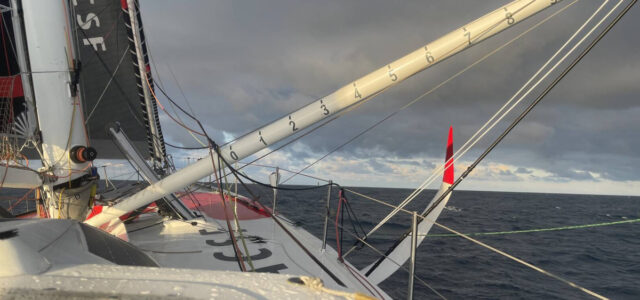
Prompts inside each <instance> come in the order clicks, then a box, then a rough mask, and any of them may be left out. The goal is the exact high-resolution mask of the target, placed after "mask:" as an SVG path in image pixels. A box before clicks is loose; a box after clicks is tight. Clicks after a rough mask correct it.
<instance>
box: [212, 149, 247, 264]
mask: <svg viewBox="0 0 640 300" xmlns="http://www.w3.org/2000/svg"><path fill="white" fill-rule="evenodd" d="M218 164H220V160H219V159H218ZM220 170H222V172H223V174H224V175H225V180H224V181H225V186H226V190H230V188H229V185H228V183H227V179H226V168H220ZM219 193H220V194H221V195H222V197H223V198H225V190H221V191H219ZM229 196H231V195H230V193H229ZM223 201H224V199H223ZM233 220H234V222H235V225H236V232H237V233H238V234H239V235H240V241H241V242H242V247H243V248H244V252H245V253H247V263H249V267H251V272H255V270H256V268H255V267H254V266H253V259H252V258H251V255H249V249H248V248H247V242H246V241H245V238H244V234H243V233H242V227H240V221H239V220H238V199H237V198H236V197H234V201H233Z"/></svg>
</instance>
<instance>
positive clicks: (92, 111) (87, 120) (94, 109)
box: [84, 46, 129, 125]
mask: <svg viewBox="0 0 640 300" xmlns="http://www.w3.org/2000/svg"><path fill="white" fill-rule="evenodd" d="M127 53H129V46H127V48H126V49H125V50H124V52H123V53H122V56H121V57H120V61H118V65H117V66H116V69H115V70H113V73H111V78H109V81H108V82H107V84H106V85H105V87H104V89H102V93H100V97H98V101H96V104H94V105H93V108H92V109H91V112H90V113H89V115H88V116H87V118H86V120H85V121H84V124H85V125H86V124H87V123H89V119H91V116H93V113H94V112H95V111H96V108H98V105H99V104H100V101H102V99H103V98H104V95H105V93H106V92H107V89H108V88H109V86H111V82H112V81H113V78H115V77H116V73H117V72H118V69H120V66H121V65H122V62H123V61H124V57H125V56H126V54H127Z"/></svg>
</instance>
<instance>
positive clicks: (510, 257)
mask: <svg viewBox="0 0 640 300" xmlns="http://www.w3.org/2000/svg"><path fill="white" fill-rule="evenodd" d="M621 1H622V0H621ZM635 1H636V0H633V2H635ZM433 224H435V225H436V226H438V227H440V228H442V229H444V230H447V231H449V232H451V233H454V234H457V235H459V236H460V237H462V238H465V239H467V240H469V241H471V242H473V243H475V244H478V245H480V246H482V247H484V248H487V249H489V250H491V251H493V252H495V253H498V254H500V255H502V256H504V257H506V258H509V259H511V260H513V261H515V262H517V263H520V264H522V265H525V266H527V267H529V268H531V269H533V270H536V271H538V272H540V273H542V274H544V275H547V276H549V277H551V278H554V279H557V280H559V281H561V282H563V283H566V284H567V285H569V286H571V287H573V288H576V289H578V290H580V291H582V292H584V293H586V294H588V295H590V296H593V297H595V298H598V299H608V298H606V297H604V296H602V295H600V294H598V293H596V292H594V291H591V290H589V289H587V288H584V287H582V286H580V285H578V284H576V283H574V282H572V281H569V280H567V279H564V278H562V277H560V276H558V275H555V274H553V273H551V272H549V271H546V270H544V269H542V268H540V267H537V266H535V265H533V264H530V263H528V262H526V261H524V260H522V259H520V258H517V257H515V256H513V255H511V254H509V253H506V252H504V251H502V250H499V249H496V248H494V247H492V246H489V245H487V244H485V243H483V242H481V241H478V240H476V239H474V238H471V237H469V236H467V235H465V234H463V233H460V232H458V231H455V230H453V229H451V228H449V227H447V226H444V225H442V224H440V223H438V222H434V223H433Z"/></svg>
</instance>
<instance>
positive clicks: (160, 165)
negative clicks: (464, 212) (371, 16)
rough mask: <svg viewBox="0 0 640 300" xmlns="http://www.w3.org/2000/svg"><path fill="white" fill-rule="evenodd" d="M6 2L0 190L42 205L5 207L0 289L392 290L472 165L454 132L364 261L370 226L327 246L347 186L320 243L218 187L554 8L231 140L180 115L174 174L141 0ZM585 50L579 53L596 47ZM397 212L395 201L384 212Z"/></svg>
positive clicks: (472, 27) (451, 41) (435, 49)
mask: <svg viewBox="0 0 640 300" xmlns="http://www.w3.org/2000/svg"><path fill="white" fill-rule="evenodd" d="M5 2H6V3H3V4H2V6H1V8H2V12H3V15H2V16H3V23H2V24H5V25H3V26H5V27H4V28H3V29H2V30H3V34H5V33H6V36H5V35H3V37H5V38H6V40H7V41H10V42H6V43H3V45H5V49H4V53H5V57H6V58H7V59H6V60H7V63H6V64H5V67H6V72H5V74H7V76H5V77H3V78H2V79H1V80H0V84H1V86H0V92H1V93H2V97H3V100H5V101H4V102H3V104H2V105H3V106H2V108H3V110H2V112H1V113H2V120H3V124H2V127H1V129H2V130H3V132H2V138H3V147H2V151H3V152H2V154H3V159H4V162H5V163H4V165H2V166H1V167H0V173H4V176H3V180H2V185H3V187H13V188H28V189H34V190H37V191H38V200H37V206H36V210H35V211H33V212H27V213H25V214H22V215H20V216H13V215H12V214H10V213H8V212H6V211H2V215H3V217H4V219H3V220H2V222H0V254H1V255H0V257H1V259H2V266H3V268H2V269H1V270H0V292H2V293H5V294H7V295H9V296H16V295H22V296H24V295H28V296H34V297H96V296H99V297H110V296H123V297H134V296H142V297H169V298H174V297H190V298H216V297H220V298H240V297H245V298H295V299H298V298H302V297H315V298H332V297H346V298H355V299H368V298H379V299H390V298H391V297H390V296H389V295H388V294H387V293H386V292H385V291H383V290H382V289H381V288H380V287H379V284H380V283H381V282H382V281H384V280H385V279H386V278H388V277H389V276H390V275H391V274H393V273H395V272H396V271H397V270H399V269H400V268H402V265H403V264H404V263H405V262H406V261H408V260H410V259H411V257H412V255H413V254H415V248H416V247H417V246H418V245H419V244H420V243H421V242H422V241H423V240H424V238H425V235H426V234H427V233H428V232H429V231H430V229H431V228H432V227H433V225H434V222H435V220H436V219H437V217H438V216H439V215H440V213H441V212H442V211H443V209H444V207H445V206H446V204H447V202H448V200H449V199H450V197H451V192H452V191H453V189H454V188H455V186H456V185H457V184H459V182H460V181H461V180H462V179H464V177H466V175H468V173H469V172H470V171H471V170H472V169H473V166H475V165H473V166H472V167H471V168H470V169H467V170H466V171H465V173H463V174H462V176H459V177H458V178H457V179H456V178H455V176H454V159H455V156H454V151H453V150H454V148H453V131H452V129H450V131H449V132H448V136H447V139H446V143H444V139H443V149H444V150H445V157H444V162H445V163H444V164H443V166H442V168H441V173H442V176H441V177H439V178H440V179H441V180H440V181H441V182H440V188H439V191H438V192H437V193H436V195H435V196H434V197H433V199H432V200H431V201H430V202H429V203H425V206H424V208H423V210H422V211H421V213H420V214H419V216H420V217H419V218H418V217H417V215H418V214H415V213H414V216H415V217H414V220H416V221H415V225H414V226H413V231H411V232H407V234H405V235H404V236H401V237H399V238H398V241H397V242H396V243H395V244H394V245H393V247H391V248H390V249H388V250H387V252H386V253H383V255H381V256H380V258H379V259H377V260H376V261H373V262H371V263H370V264H369V265H368V266H366V267H364V268H361V269H359V268H357V267H356V266H354V265H353V264H351V263H349V262H348V261H347V260H346V259H344V257H343V256H345V255H346V253H348V252H350V251H352V250H353V249H354V248H356V247H358V246H362V245H365V244H366V243H367V236H368V235H369V234H372V233H373V232H374V231H375V230H376V229H377V228H379V227H375V228H374V229H373V230H371V231H370V232H369V233H367V235H365V236H362V237H358V240H359V242H360V244H359V245H354V246H352V247H351V248H349V246H351V245H340V243H337V244H336V247H335V248H333V247H331V245H328V244H327V235H329V234H333V233H334V232H333V231H335V234H336V241H339V240H340V235H341V234H343V233H342V224H341V223H339V221H338V220H339V219H340V218H341V217H342V218H344V215H345V214H349V212H348V211H349V205H348V200H347V199H346V197H344V195H343V190H342V189H341V187H340V186H337V185H334V184H333V183H331V182H329V183H328V184H327V185H325V186H323V187H324V188H328V189H329V197H330V195H331V188H332V187H333V188H336V189H340V190H341V193H340V196H339V199H338V203H339V204H338V211H336V212H331V211H330V210H329V206H328V204H327V206H326V207H321V208H319V209H326V211H327V217H326V219H325V224H324V236H323V237H322V238H317V237H315V236H313V235H311V234H310V233H308V232H307V231H306V230H304V229H303V228H301V227H299V226H296V225H295V223H294V222H292V221H291V220H289V219H287V218H286V216H283V215H281V214H278V213H277V211H276V205H275V202H274V204H273V205H272V206H271V207H268V206H267V205H265V204H264V203H263V202H262V201H260V200H259V199H257V198H256V197H252V196H246V195H239V194H237V193H236V192H232V191H229V190H227V189H225V188H223V185H222V181H223V178H224V177H228V176H231V177H235V178H236V179H237V180H238V181H242V180H244V181H247V182H254V183H260V182H257V181H255V180H254V179H253V178H250V177H249V176H247V175H245V174H243V173H242V172H240V171H238V168H237V167H234V165H235V164H236V163H237V162H239V161H241V160H242V159H244V158H247V157H249V156H251V155H253V154H255V153H256V152H258V151H261V150H263V149H265V148H268V147H271V146H272V145H275V144H276V143H278V142H279V141H281V140H283V139H286V138H288V137H291V136H296V135H299V134H300V133H301V132H304V131H305V130H306V129H309V128H312V127H313V126H314V124H318V123H321V122H324V121H327V120H330V119H331V118H333V117H336V116H338V115H340V114H343V113H345V112H346V111H348V110H350V109H352V108H354V107H357V106H358V105H359V104H361V103H364V102H365V101H367V100H370V99H372V98H373V97H375V96H376V95H378V94H380V93H382V92H384V91H385V90H387V89H389V88H391V87H393V86H396V85H398V84H400V83H401V82H402V81H404V80H406V79H408V78H410V77H412V76H413V75H415V74H417V73H419V72H421V71H423V70H426V69H428V68H430V67H432V66H433V65H436V64H439V63H441V62H442V63H444V62H445V61H446V60H447V58H449V57H452V56H454V55H456V54H457V53H460V52H462V51H465V50H466V49H469V48H471V47H472V46H474V45H476V44H478V43H481V42H482V41H484V40H486V39H488V38H490V37H491V36H494V35H496V34H499V33H500V32H502V31H504V30H508V29H509V28H510V27H512V26H513V25H515V24H517V23H519V22H521V21H523V20H526V19H527V18H529V17H531V16H533V15H535V14H537V13H539V12H541V11H544V10H546V9H552V8H553V7H557V6H558V5H556V4H558V2H560V1H555V0H529V1H523V0H516V1H513V2H510V3H508V4H506V5H504V6H501V7H499V8H497V9H495V10H493V11H491V12H489V13H488V14H486V15H484V16H482V17H480V18H478V19H476V20H474V21H472V22H470V23H468V24H465V25H464V26H461V27H459V28H457V29H455V30H453V31H451V32H450V33H448V34H446V35H444V36H442V37H441V38H439V39H436V40H434V41H433V42H430V43H428V44H426V45H424V46H422V47H420V48H418V49H416V50H415V51H413V52H411V53H409V54H407V55H405V56H403V57H401V58H399V59H397V60H395V61H393V62H390V63H388V64H386V65H384V66H383V67H381V68H379V69H377V70H375V71H373V72H371V73H369V74H367V75H365V76H363V77H360V78H358V79H356V80H354V81H352V82H349V83H348V84H346V85H344V86H343V87H341V88H339V89H337V90H336V91H334V92H332V93H329V94H328V95H327V96H324V97H322V98H320V99H317V100H316V101H313V102H312V103H310V104H308V105H305V106H304V107H302V108H300V109H298V110H296V111H293V112H291V113H289V114H287V115H286V116H283V117H282V118H280V119H277V120H275V121H274V122H271V123H269V124H267V125H265V126H262V127H260V128H258V129H255V130H253V131H251V132H249V133H247V134H245V135H243V136H241V137H239V138H237V139H235V140H233V141H230V142H228V143H225V144H218V143H216V141H214V140H213V139H211V137H210V136H209V135H208V134H207V133H206V131H205V130H204V128H203V127H200V128H191V127H189V126H186V125H185V124H184V122H182V121H181V120H177V119H173V121H175V122H176V123H177V124H179V125H181V126H184V127H185V129H186V130H188V131H189V132H190V134H195V135H200V137H201V138H202V140H204V141H205V142H206V149H208V152H209V155H206V156H205V157H203V158H201V159H199V160H198V161H196V162H195V163H193V164H191V165H189V166H187V167H185V168H182V169H179V170H177V169H176V168H175V167H174V166H173V164H172V162H171V159H170V158H169V156H168V155H167V150H166V143H165V140H164V136H163V132H162V128H161V126H160V114H159V111H161V110H164V107H163V106H162V104H161V103H160V101H159V100H158V98H159V95H158V92H161V93H164V91H163V90H162V89H161V87H159V86H156V84H155V82H154V80H153V78H152V72H151V71H152V70H151V63H150V58H149V50H148V46H147V43H146V42H145V35H144V30H143V24H142V18H141V15H140V6H139V4H138V3H137V1H136V0H126V1H125V0H122V1H115V0H103V1H101V0H93V1H80V0H79V1H75V0H74V1H32V0H22V1H20V0H12V1H5ZM634 3H635V1H633V2H631V3H630V4H629V6H628V7H627V8H626V10H623V11H621V12H620V16H622V15H623V14H624V12H626V11H627V10H628V9H629V8H630V7H631V5H633V4H634ZM606 20H609V19H606ZM617 20H619V18H618V19H614V21H616V22H617ZM611 24H615V22H612V23H611ZM595 28H598V27H597V26H594V29H595ZM607 31H608V30H607ZM602 32H603V33H606V31H602ZM596 34H598V33H597V32H596V31H591V32H589V35H592V39H594V41H595V42H597V41H599V39H600V38H602V36H598V37H596V38H593V36H595V35H596ZM584 41H585V40H581V41H580V42H581V43H582V42H584ZM594 44H595V43H594ZM581 45H583V46H584V47H585V49H584V50H586V52H588V50H590V48H591V47H592V46H593V45H587V43H586V42H584V43H583V44H581ZM574 49H577V47H576V48H574ZM586 52H584V53H585V54H586ZM568 57H569V56H565V58H568ZM580 58H581V57H580V56H578V60H577V61H575V62H576V63H577V62H578V61H579V59H580ZM573 65H575V63H571V64H570V65H569V67H568V68H566V70H567V72H568V71H569V70H570V69H571V68H572V67H573ZM554 75H555V74H554ZM564 75H566V73H564V72H561V73H560V74H558V76H564ZM559 78H560V79H561V77H559ZM558 80H559V79H558ZM556 83H557V82H551V83H550V87H553V85H555V84H556ZM549 90H550V89H549ZM546 93H548V90H546V91H544V92H543V94H541V97H540V99H541V98H542V97H544V95H546ZM538 101H539V100H538ZM524 116H526V114H525V115H523V117H524ZM169 117H170V118H172V117H171V115H169ZM515 125H517V123H515V124H514V126H515ZM512 128H513V127H511V129H512ZM506 133H508V132H506ZM443 136H444V134H443ZM505 136H506V134H505ZM501 138H503V136H502V137H501ZM499 142H500V140H498V143H499ZM496 145H497V143H496ZM492 147H495V145H493V146H492ZM491 149H492V148H491ZM491 149H489V151H490V150H491ZM487 153H488V152H487ZM483 155H484V156H486V154H483ZM484 156H481V158H483V157H484ZM27 157H31V158H36V159H40V160H41V161H42V167H41V168H39V169H37V170H34V169H32V168H30V167H28V165H26V163H24V161H26V158H27ZM98 157H99V158H104V159H121V158H124V159H126V160H127V161H128V162H129V163H130V164H131V166H132V167H133V168H134V169H135V170H136V172H137V173H138V174H140V176H141V177H142V178H143V179H144V183H143V184H138V185H133V186H130V187H128V188H126V189H119V190H115V191H109V192H104V193H98V192H97V181H98V180H99V176H98V174H99V173H98V170H97V168H96V167H95V166H94V165H93V164H92V161H94V160H95V159H96V158H98ZM480 160H481V159H480ZM478 162H479V161H478ZM208 176H213V177H214V178H215V180H213V183H209V184H202V183H200V182H199V181H200V180H201V179H202V178H206V177H208ZM266 186H268V187H269V188H273V189H274V190H277V189H284V188H286V187H279V186H278V173H275V176H274V180H272V182H271V183H270V184H266ZM329 197H328V198H329ZM274 198H275V197H274ZM329 200H330V199H328V201H329ZM327 203H328V202H327ZM401 211H403V208H402V207H401V206H398V207H395V208H394V209H393V210H392V212H391V213H390V214H389V216H388V218H391V217H392V216H393V215H394V214H396V213H398V212H401ZM330 217H331V218H330ZM334 219H335V220H334ZM334 221H335V222H334ZM330 223H335V224H334V225H335V226H330ZM381 224H382V223H381ZM330 227H335V228H333V229H332V230H331V231H330V229H329V228H330ZM411 280H412V279H411Z"/></svg>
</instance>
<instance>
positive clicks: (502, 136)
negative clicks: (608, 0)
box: [369, 0, 637, 272]
mask: <svg viewBox="0 0 640 300" xmlns="http://www.w3.org/2000/svg"><path fill="white" fill-rule="evenodd" d="M636 1H637V0H633V1H632V2H631V3H630V4H629V5H628V6H627V7H625V9H624V10H623V11H621V12H620V13H619V14H618V15H617V16H616V18H614V20H612V21H611V23H609V24H608V26H607V27H606V28H605V29H604V30H603V31H602V32H600V34H598V36H597V37H596V38H595V39H594V40H593V41H591V43H589V45H588V46H587V47H586V48H585V49H584V50H582V52H581V53H580V54H579V55H578V56H577V57H576V58H575V59H574V60H573V61H572V62H571V63H570V64H569V65H568V66H567V67H566V68H565V69H564V70H563V71H562V72H561V73H560V74H559V75H558V76H557V77H556V78H555V79H554V80H553V82H551V83H550V84H549V85H548V86H547V87H546V88H545V90H544V91H542V92H541V94H540V95H539V96H538V97H537V98H536V99H535V100H534V101H533V102H532V103H531V104H530V105H529V106H528V107H527V108H526V109H525V110H524V111H523V112H522V113H521V114H520V115H519V116H518V117H517V118H516V119H515V120H514V121H513V122H512V123H511V124H510V125H509V127H508V128H507V129H505V130H504V132H502V134H500V136H499V137H498V138H497V139H496V140H495V141H494V142H493V143H492V144H491V145H490V146H489V147H488V148H487V149H486V150H485V151H484V152H483V153H482V154H481V155H480V156H479V157H478V158H477V159H476V160H475V161H474V162H473V163H472V164H471V165H470V166H469V167H468V168H467V169H466V170H465V171H464V172H463V173H462V175H461V176H460V177H458V179H456V181H455V182H454V183H453V184H452V185H451V186H449V188H447V190H445V191H444V193H442V195H441V196H440V198H438V199H437V200H436V201H434V205H433V206H431V207H429V208H428V209H427V210H426V211H425V212H424V213H422V214H421V216H427V215H428V214H429V213H430V212H431V211H432V210H433V209H434V208H435V207H436V206H437V205H438V204H440V202H442V201H443V199H444V198H445V197H447V196H448V195H449V193H451V191H453V189H454V188H455V187H456V186H457V185H458V184H460V182H462V180H463V179H464V178H465V177H466V176H467V175H469V173H470V172H471V171H473V169H474V168H475V167H476V166H477V165H478V164H479V163H480V162H481V161H482V160H483V159H484V158H485V157H486V156H487V155H488V154H489V153H490V152H491V151H492V150H493V149H494V148H495V147H496V146H497V145H498V144H499V143H500V142H501V141H502V140H503V139H504V138H505V137H506V136H507V135H508V134H509V133H510V132H511V130H513V128H515V127H516V125H518V124H519V123H520V121H522V119H524V117H526V116H527V115H528V114H529V113H530V112H531V110H533V108H534V107H535V106H536V105H537V104H538V103H540V101H542V99H543V98H544V97H545V96H546V95H547V94H548V93H549V92H550V91H551V90H552V89H553V88H554V87H555V86H556V85H557V84H558V83H559V82H560V81H561V80H562V79H563V78H564V77H565V76H566V75H567V74H568V73H569V72H570V71H571V70H572V69H573V68H574V67H575V66H576V65H577V64H578V63H579V62H580V61H581V60H582V58H584V57H585V56H586V55H587V54H588V53H589V52H590V51H591V49H593V47H595V45H596V44H597V43H598V42H599V41H600V40H601V39H602V38H603V37H604V36H605V35H606V34H607V33H608V32H609V31H610V30H611V28H613V26H614V25H615V24H617V23H618V21H619V20H620V19H621V18H622V17H623V16H624V15H625V14H626V12H627V11H628V10H629V9H631V7H632V6H633V5H634V4H635V3H636ZM622 2H624V0H620V2H618V4H616V5H615V6H614V7H613V8H611V10H610V11H609V12H608V13H607V14H606V15H605V16H603V17H602V19H601V20H600V21H599V22H598V23H597V24H595V25H594V26H593V28H592V29H591V30H590V31H589V32H588V33H587V34H585V36H584V37H583V38H582V39H581V40H580V41H579V42H578V43H577V44H576V45H575V46H574V47H573V48H572V49H571V50H570V51H569V52H568V53H567V54H566V55H565V56H564V57H563V58H562V59H561V60H560V62H558V63H557V64H556V65H555V66H554V67H553V68H552V69H551V70H550V71H548V72H547V74H545V76H543V78H541V79H540V81H542V80H543V79H544V78H545V77H546V76H547V75H548V74H549V73H550V72H551V71H553V69H555V68H556V67H557V66H558V65H559V64H560V63H561V62H562V61H564V59H565V58H566V57H567V56H569V55H570V54H571V53H572V52H573V51H574V50H575V49H576V48H577V47H578V46H579V45H580V44H582V42H583V41H584V40H585V39H586V38H587V37H589V36H590V35H591V34H592V33H593V32H594V31H595V30H596V29H597V28H598V27H600V25H601V24H602V23H603V22H604V21H605V20H606V19H607V18H609V16H610V15H611V14H612V13H613V12H614V11H615V10H616V9H617V8H618V6H620V5H621V4H622ZM408 235H409V231H407V232H405V234H404V236H403V237H402V238H404V237H406V236H408ZM402 238H401V239H399V240H397V241H396V243H395V244H394V245H393V246H391V247H390V248H389V249H388V250H387V253H390V252H391V251H393V250H394V249H395V247H397V246H398V244H399V243H400V242H401V240H402ZM380 262H381V260H378V261H377V262H376V265H374V266H373V267H372V268H371V269H370V270H369V272H371V271H372V270H373V269H375V267H376V266H377V265H379V264H380Z"/></svg>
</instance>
